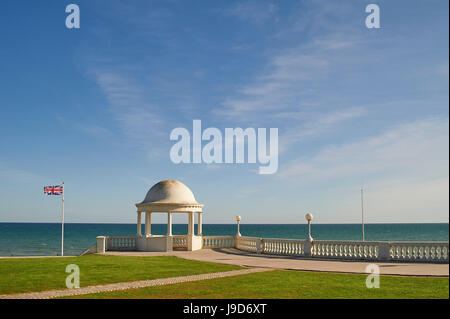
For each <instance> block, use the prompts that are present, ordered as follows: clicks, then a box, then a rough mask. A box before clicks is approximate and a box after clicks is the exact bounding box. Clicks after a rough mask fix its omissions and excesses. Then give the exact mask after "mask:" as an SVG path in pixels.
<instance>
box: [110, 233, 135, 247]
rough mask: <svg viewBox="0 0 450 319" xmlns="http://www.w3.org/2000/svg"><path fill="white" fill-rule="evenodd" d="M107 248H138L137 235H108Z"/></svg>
mask: <svg viewBox="0 0 450 319" xmlns="http://www.w3.org/2000/svg"><path fill="white" fill-rule="evenodd" d="M105 250H117V251H132V250H136V236H106V247H105Z"/></svg>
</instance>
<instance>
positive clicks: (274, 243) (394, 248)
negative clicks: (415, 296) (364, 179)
mask: <svg viewBox="0 0 450 319" xmlns="http://www.w3.org/2000/svg"><path fill="white" fill-rule="evenodd" d="M236 248H237V249H240V250H244V251H249V252H254V253H262V254H271V255H286V256H307V257H312V258H324V259H343V260H352V259H353V260H377V261H409V262H433V263H448V242H417V243H416V242H381V241H378V242H376V241H346V240H314V241H312V242H309V241H307V240H297V239H278V238H258V237H243V236H241V237H238V238H237V240H236Z"/></svg>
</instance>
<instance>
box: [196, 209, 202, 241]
mask: <svg viewBox="0 0 450 319" xmlns="http://www.w3.org/2000/svg"><path fill="white" fill-rule="evenodd" d="M197 214H198V215H197V235H198V236H201V235H202V213H201V212H198V213H197Z"/></svg>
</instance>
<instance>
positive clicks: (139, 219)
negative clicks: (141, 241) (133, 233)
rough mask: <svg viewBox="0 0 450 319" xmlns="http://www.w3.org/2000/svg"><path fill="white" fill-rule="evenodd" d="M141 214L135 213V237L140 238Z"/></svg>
mask: <svg viewBox="0 0 450 319" xmlns="http://www.w3.org/2000/svg"><path fill="white" fill-rule="evenodd" d="M141 213H142V212H137V236H139V237H140V236H142V234H141Z"/></svg>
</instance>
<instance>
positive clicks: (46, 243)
mask: <svg viewBox="0 0 450 319" xmlns="http://www.w3.org/2000/svg"><path fill="white" fill-rule="evenodd" d="M166 229H167V226H166V225H165V224H164V225H163V224H152V233H153V234H165V232H166ZM448 229H449V224H448V223H443V224H367V225H366V226H365V235H366V240H372V241H376V240H392V241H448V238H449V237H448ZM173 233H174V235H183V234H186V233H187V225H183V224H174V225H173ZM235 233H236V225H217V224H210V225H208V224H206V225H203V235H206V236H208V235H234V234H235ZM306 233H307V226H306V225H305V224H299V225H292V224H289V225H279V224H272V225H251V224H241V234H242V235H243V236H257V237H266V238H298V239H303V238H305V235H306ZM135 234H136V225H135V224H65V230H64V253H65V255H79V254H80V253H82V252H83V251H84V250H86V249H87V248H89V247H91V246H92V245H94V244H95V241H96V239H95V238H96V237H97V236H99V235H124V236H133V235H135ZM312 235H313V238H314V239H322V240H331V239H334V240H360V239H361V225H358V224H337V225H336V224H317V225H315V224H313V225H312ZM60 240H61V225H60V224H50V223H46V224H43V223H42V224H41V223H0V256H43V255H47V256H52V255H53V256H54V255H57V254H59V252H60V247H61V242H60Z"/></svg>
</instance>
